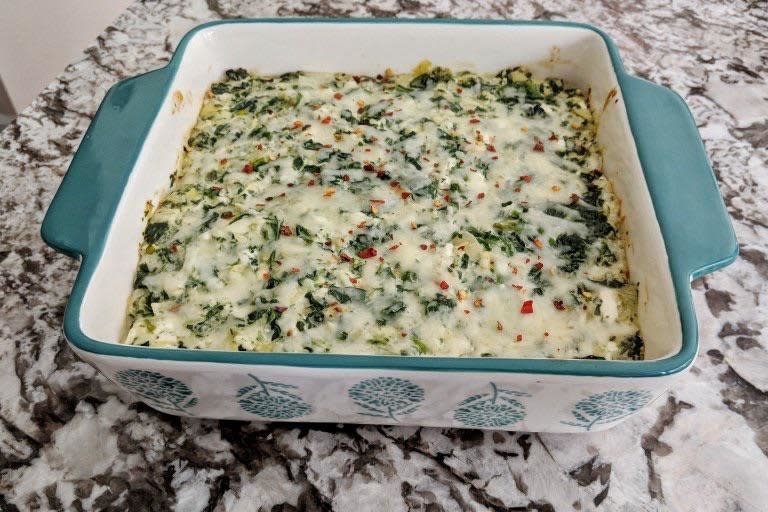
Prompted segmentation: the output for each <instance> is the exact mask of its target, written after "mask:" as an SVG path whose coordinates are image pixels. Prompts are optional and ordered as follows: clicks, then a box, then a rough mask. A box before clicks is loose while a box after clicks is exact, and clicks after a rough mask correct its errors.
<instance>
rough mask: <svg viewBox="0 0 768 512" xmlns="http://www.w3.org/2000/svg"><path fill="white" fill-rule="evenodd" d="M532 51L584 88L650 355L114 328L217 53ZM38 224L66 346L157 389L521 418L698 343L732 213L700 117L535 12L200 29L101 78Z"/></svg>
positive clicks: (627, 409)
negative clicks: (72, 263) (304, 348)
mask: <svg viewBox="0 0 768 512" xmlns="http://www.w3.org/2000/svg"><path fill="white" fill-rule="evenodd" d="M423 59H429V60H430V61H432V62H433V63H435V64H437V65H442V66H447V67H450V68H454V69H470V70H473V71H481V72H482V71H485V72H489V71H496V70H499V69H501V68H504V67H509V66H516V65H523V64H524V65H527V66H528V67H529V68H531V69H532V70H533V71H534V72H535V73H536V74H538V75H540V76H555V77H560V78H563V79H565V80H566V81H567V82H569V83H571V84H575V85H577V86H579V87H580V88H582V89H583V90H585V91H586V90H589V91H590V95H591V100H592V104H593V106H594V107H595V110H596V113H597V115H598V116H599V133H598V138H599V140H600V142H601V144H602V146H603V147H604V150H605V155H604V157H605V164H604V169H605V172H606V173H607V174H608V176H609V178H611V180H612V181H613V184H614V187H615V190H616V193H617V194H618V196H619V198H620V199H621V201H622V204H623V211H624V214H625V216H626V225H627V228H628V230H629V233H630V240H631V246H630V248H629V254H628V258H629V264H630V269H631V272H632V279H633V280H636V281H639V289H640V311H639V316H640V324H641V330H642V334H643V337H644V339H645V340H646V360H645V361H639V362H634V361H600V360H552V359H503V358H448V357H398V356H363V355H360V356H354V355H334V354H307V353H300V354H294V353H250V352H216V351H203V350H184V349H159V348H145V347H139V346H127V345H122V344H119V343H118V340H119V339H120V338H121V337H122V336H123V334H124V329H125V325H124V322H125V313H126V303H127V299H128V295H129V293H130V290H131V286H132V281H133V277H134V269H135V267H136V264H137V261H138V249H137V248H138V246H139V241H140V239H141V235H142V231H143V227H144V224H145V222H146V220H145V219H144V214H143V213H144V209H145V205H146V203H147V201H152V202H154V203H155V204H156V203H157V201H158V199H159V198H160V197H161V195H162V194H163V193H164V192H165V191H166V190H167V189H168V186H169V176H170V174H171V173H172V172H173V171H174V170H175V168H176V164H177V159H178V157H179V154H180V150H181V147H182V145H183V143H184V141H185V137H186V136H187V134H188V132H189V129H190V128H191V127H192V125H193V124H194V122H195V120H196V118H197V115H198V112H199V109H200V106H201V103H202V98H203V94H204V93H205V91H206V90H207V88H208V87H209V86H210V84H211V83H212V82H214V81H216V80H217V79H219V78H220V76H221V75H222V73H223V72H224V71H225V70H226V69H229V68H235V67H245V68H247V69H250V70H255V71H257V72H259V73H263V74H275V73H282V72H286V71H293V70H307V71H346V72H349V73H355V74H376V73H379V72H381V70H383V69H385V68H387V67H391V68H393V69H394V70H395V71H396V72H407V71H410V70H411V69H412V68H413V67H414V66H415V65H416V64H417V63H418V62H420V61H422V60H423ZM42 236H43V238H44V240H45V241H46V242H47V243H48V244H49V245H51V246H52V247H54V248H56V249H58V250H60V251H61V252H64V253H66V254H69V255H72V256H75V257H82V265H81V267H80V271H79V273H78V276H77V279H76V281H75V284H74V287H73V289H72V294H71V297H70V300H69V304H68V306H67V310H66V313H65V317H64V332H65V335H66V338H67V340H68V341H69V343H70V344H71V346H72V348H73V349H74V350H75V352H76V353H77V354H78V355H79V356H80V357H82V358H83V359H85V360H86V361H89V362H90V363H92V364H93V365H95V366H96V367H97V368H98V369H99V370H100V371H102V372H103V373H104V375H106V376H107V377H108V378H110V379H111V380H113V381H114V382H116V383H117V384H118V385H120V386H121V387H123V388H125V389H126V390H128V391H130V392H132V393H134V394H135V395H137V396H138V397H139V398H140V399H141V400H143V401H144V402H146V403H147V404H149V405H150V406H152V407H155V408H157V409H159V410H162V411H165V412H169V413H172V414H183V415H190V416H202V417H211V418H236V419H243V420H282V421H286V420H290V421H302V422H304V421H306V422H352V423H382V424H386V423H390V424H393V423H399V424H406V425H425V426H463V427H476V428H499V429H515V430H518V429H519V430H531V431H551V432H556V431H560V432H575V431H585V430H599V429H604V428H608V427H610V426H612V425H614V424H616V423H617V422H619V421H621V420H623V419H624V418H626V417H627V416H629V415H630V414H632V413H634V412H636V411H637V410H639V409H640V408H642V407H644V406H646V405H647V404H649V403H650V402H651V401H652V400H653V399H654V398H656V397H658V396H659V395H660V394H662V393H663V392H664V390H665V389H666V388H667V387H668V386H669V385H670V383H671V382H672V380H673V379H674V378H675V377H676V376H678V375H680V374H681V373H682V372H684V371H686V370H687V369H688V367H689V366H690V365H691V363H692V361H693V359H694V357H695V355H696V352H697V348H698V337H697V326H696V317H695V314H694V309H693V304H692V300H691V291H690V280H691V279H692V278H693V277H696V276H700V275H703V274H705V273H707V272H712V271H714V270H716V269H718V268H721V267H723V266H725V265H727V264H729V263H731V262H732V261H733V260H734V259H735V257H736V254H737V244H736V239H735V236H734V233H733V229H732V227H731V224H730V222H729V219H728V216H727V214H726V211H725V207H724V205H723V201H722V199H721V197H720V195H719V192H718V189H717V185H716V182H715V179H714V176H713V173H712V170H711V168H710V166H709V164H708V163H707V158H706V155H705V152H704V147H703V145H702V143H701V140H700V138H699V135H698V131H697V129H696V126H695V124H694V121H693V118H692V116H691V114H690V112H689V111H688V108H687V107H686V105H685V103H684V102H683V101H682V99H681V98H680V97H679V96H678V95H676V94H675V93H674V92H672V91H670V90H669V89H666V88H663V87H660V86H657V85H654V84H652V83H649V82H647V81H644V80H641V79H638V78H635V77H632V76H630V75H628V74H627V73H626V72H625V71H624V68H623V66H622V63H621V60H620V58H619V53H618V51H617V49H616V46H615V45H614V44H613V42H612V41H611V40H610V39H609V38H608V37H607V36H606V35H605V34H604V33H602V32H601V31H599V30H597V29H595V28H593V27H590V26H586V25H579V24H571V23H560V22H531V21H514V22H513V21H458V20H457V21H448V20H429V21H423V20H407V21H406V20H319V19H317V20H316V19H302V20H286V19H264V20H237V21H230V22H216V23H210V24H206V25H202V26H200V27H197V28H195V29H194V30H192V31H191V32H189V33H188V34H187V35H186V36H185V37H184V38H183V39H182V41H181V42H180V44H179V47H178V49H177V50H176V53H175V55H174V56H173V58H172V59H171V61H170V63H169V64H168V65H167V66H165V67H164V68H162V69H159V70H156V71H152V72H150V73H147V74H144V75H141V76H137V77H134V78H131V79H128V80H124V81H122V82H120V83H118V84H116V85H115V86H114V87H112V89H111V90H110V91H109V93H108V94H107V96H106V98H105V99H104V101H103V103H102V105H101V107H100V108H99V111H98V112H97V114H96V116H95V117H94V119H93V122H92V123H91V126H90V128H89V129H88V132H87V133H86V135H85V138H84V139H83V141H82V143H81V145H80V148H79V150H78V152H77V154H76V155H75V157H74V159H73V161H72V164H71V166H70V168H69V171H68V172H67V175H66V176H65V177H64V180H63V182H62V184H61V186H60V188H59V190H58V192H57V194H56V196H55V198H54V199H53V202H52V203H51V205H50V207H49V209H48V212H47V215H46V217H45V220H44V222H43V226H42Z"/></svg>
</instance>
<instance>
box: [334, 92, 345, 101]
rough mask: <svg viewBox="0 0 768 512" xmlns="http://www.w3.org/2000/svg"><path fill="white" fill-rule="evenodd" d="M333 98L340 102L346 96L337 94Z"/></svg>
mask: <svg viewBox="0 0 768 512" xmlns="http://www.w3.org/2000/svg"><path fill="white" fill-rule="evenodd" d="M333 97H334V98H335V99H337V100H340V99H341V98H343V97H344V95H343V94H341V93H340V92H337V93H336V94H334V95H333Z"/></svg>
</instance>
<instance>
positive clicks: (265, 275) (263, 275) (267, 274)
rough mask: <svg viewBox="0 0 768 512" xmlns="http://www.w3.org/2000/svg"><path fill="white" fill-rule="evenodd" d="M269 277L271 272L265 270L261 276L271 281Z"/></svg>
mask: <svg viewBox="0 0 768 512" xmlns="http://www.w3.org/2000/svg"><path fill="white" fill-rule="evenodd" d="M269 277H270V276H269V272H264V273H263V274H262V275H261V278H262V279H264V280H265V281H269Z"/></svg>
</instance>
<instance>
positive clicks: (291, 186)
mask: <svg viewBox="0 0 768 512" xmlns="http://www.w3.org/2000/svg"><path fill="white" fill-rule="evenodd" d="M286 186H287V187H288V188H293V187H294V186H295V185H294V184H293V183H289V184H288V185H286Z"/></svg>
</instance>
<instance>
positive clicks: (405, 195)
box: [400, 192, 411, 199]
mask: <svg viewBox="0 0 768 512" xmlns="http://www.w3.org/2000/svg"><path fill="white" fill-rule="evenodd" d="M400 197H402V198H403V199H408V198H409V197H411V193H410V192H400Z"/></svg>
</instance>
